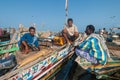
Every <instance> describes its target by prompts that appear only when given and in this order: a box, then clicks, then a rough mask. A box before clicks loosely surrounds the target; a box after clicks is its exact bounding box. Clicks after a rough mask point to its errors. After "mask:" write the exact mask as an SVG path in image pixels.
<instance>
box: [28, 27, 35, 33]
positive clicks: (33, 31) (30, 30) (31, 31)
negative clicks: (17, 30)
mask: <svg viewBox="0 0 120 80" xmlns="http://www.w3.org/2000/svg"><path fill="white" fill-rule="evenodd" d="M29 32H30V34H31V35H34V34H35V28H34V27H30V28H29Z"/></svg>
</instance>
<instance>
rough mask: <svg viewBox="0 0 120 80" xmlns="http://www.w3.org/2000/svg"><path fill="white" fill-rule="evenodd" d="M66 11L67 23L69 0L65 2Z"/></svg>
mask: <svg viewBox="0 0 120 80" xmlns="http://www.w3.org/2000/svg"><path fill="white" fill-rule="evenodd" d="M65 11H66V15H65V17H66V20H65V24H67V19H68V0H66V3H65Z"/></svg>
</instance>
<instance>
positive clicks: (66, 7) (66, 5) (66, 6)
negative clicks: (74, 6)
mask: <svg viewBox="0 0 120 80" xmlns="http://www.w3.org/2000/svg"><path fill="white" fill-rule="evenodd" d="M65 10H66V11H67V10H68V0H66V3H65Z"/></svg>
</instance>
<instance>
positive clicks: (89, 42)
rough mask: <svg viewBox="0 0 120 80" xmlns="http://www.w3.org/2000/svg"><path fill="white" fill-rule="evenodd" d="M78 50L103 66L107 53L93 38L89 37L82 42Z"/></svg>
mask: <svg viewBox="0 0 120 80" xmlns="http://www.w3.org/2000/svg"><path fill="white" fill-rule="evenodd" d="M79 48H80V49H81V50H84V51H87V52H88V53H89V55H90V56H92V57H94V58H96V59H97V60H98V61H99V63H101V64H105V63H106V61H107V53H106V51H105V50H104V49H103V48H102V45H101V43H100V42H99V40H98V39H97V38H95V37H90V38H87V39H86V40H84V41H83V42H82V43H81V44H80V45H79Z"/></svg>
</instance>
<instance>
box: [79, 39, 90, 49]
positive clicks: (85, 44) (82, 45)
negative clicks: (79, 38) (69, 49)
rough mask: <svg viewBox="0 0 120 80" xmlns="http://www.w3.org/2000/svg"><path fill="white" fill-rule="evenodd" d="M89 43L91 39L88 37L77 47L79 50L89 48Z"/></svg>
mask: <svg viewBox="0 0 120 80" xmlns="http://www.w3.org/2000/svg"><path fill="white" fill-rule="evenodd" d="M90 44H91V41H90V40H89V39H88V40H84V41H83V42H82V43H81V44H80V45H79V48H80V49H81V50H89V48H90Z"/></svg>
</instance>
